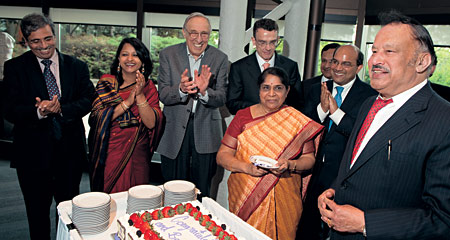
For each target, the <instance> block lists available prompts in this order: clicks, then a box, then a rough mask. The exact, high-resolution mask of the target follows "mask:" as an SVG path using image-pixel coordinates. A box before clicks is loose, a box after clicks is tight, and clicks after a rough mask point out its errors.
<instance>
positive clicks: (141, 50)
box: [111, 38, 153, 86]
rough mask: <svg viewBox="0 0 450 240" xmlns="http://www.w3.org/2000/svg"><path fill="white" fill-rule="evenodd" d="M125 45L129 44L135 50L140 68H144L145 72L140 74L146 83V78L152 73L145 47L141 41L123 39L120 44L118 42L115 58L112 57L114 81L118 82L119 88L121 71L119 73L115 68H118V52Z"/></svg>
mask: <svg viewBox="0 0 450 240" xmlns="http://www.w3.org/2000/svg"><path fill="white" fill-rule="evenodd" d="M125 43H129V44H130V45H131V46H133V47H134V50H136V53H137V55H138V58H139V60H141V62H142V66H144V70H145V71H144V72H143V73H142V74H143V75H144V77H145V81H147V80H148V77H149V76H150V74H151V73H152V71H153V63H152V60H151V58H150V52H149V51H148V49H147V47H146V46H145V45H144V44H143V43H142V42H141V40H139V39H137V38H124V39H123V40H122V42H120V44H119V47H118V48H117V52H116V56H115V57H114V61H113V63H112V65H111V75H115V76H116V79H117V81H118V82H119V86H120V85H121V84H122V83H123V78H122V69H120V71H119V72H118V71H117V67H118V66H119V57H120V51H122V48H123V45H125Z"/></svg>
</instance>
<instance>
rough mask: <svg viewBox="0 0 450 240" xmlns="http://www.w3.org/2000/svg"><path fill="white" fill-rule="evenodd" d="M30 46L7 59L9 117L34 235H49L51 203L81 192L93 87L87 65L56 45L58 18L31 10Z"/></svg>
mask: <svg viewBox="0 0 450 240" xmlns="http://www.w3.org/2000/svg"><path fill="white" fill-rule="evenodd" d="M20 28H21V30H22V33H23V36H24V38H25V41H26V43H27V45H28V47H29V48H30V51H28V52H26V53H24V54H22V55H21V56H18V57H16V58H13V59H11V60H9V61H7V62H6V63H5V70H4V81H5V93H6V96H5V99H4V102H5V110H6V111H5V117H6V119H7V120H8V121H10V122H12V123H14V131H13V132H14V142H13V149H12V151H13V154H14V155H13V156H14V157H13V159H12V161H11V167H13V168H16V170H17V177H18V180H19V185H20V188H21V190H22V194H23V197H24V201H25V207H26V211H27V217H28V224H29V228H30V236H31V239H50V206H51V204H52V199H53V198H54V199H55V202H56V204H58V203H59V202H61V201H65V200H70V199H72V198H73V197H74V196H76V195H78V194H79V185H80V181H81V175H82V170H83V168H84V167H85V166H86V163H87V156H86V149H85V143H86V136H85V132H84V126H83V122H82V117H83V116H84V115H86V114H87V113H88V112H89V111H90V109H91V102H92V96H93V94H94V86H93V85H92V82H91V81H90V79H89V70H88V67H87V65H86V64H85V63H84V62H82V61H80V60H77V59H76V58H74V57H71V56H68V55H65V54H62V53H60V52H59V51H58V50H57V49H56V47H55V46H56V37H55V31H54V25H53V22H52V21H51V20H50V19H49V18H48V17H46V16H43V15H41V14H30V15H27V16H25V17H24V18H23V19H22V22H21V24H20Z"/></svg>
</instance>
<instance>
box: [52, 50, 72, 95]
mask: <svg viewBox="0 0 450 240" xmlns="http://www.w3.org/2000/svg"><path fill="white" fill-rule="evenodd" d="M55 53H56V54H58V61H59V82H60V84H61V102H63V101H64V100H65V99H70V96H69V95H70V93H71V87H70V81H69V80H70V79H71V76H70V75H69V74H71V73H70V69H69V68H68V67H67V64H65V63H64V60H65V59H64V55H62V54H61V53H60V52H59V51H58V50H56V52H55ZM72 74H73V73H72Z"/></svg>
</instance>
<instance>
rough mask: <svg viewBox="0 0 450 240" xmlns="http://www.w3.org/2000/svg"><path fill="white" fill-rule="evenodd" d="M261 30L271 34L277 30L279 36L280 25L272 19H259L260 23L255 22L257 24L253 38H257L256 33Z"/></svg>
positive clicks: (254, 27) (254, 25)
mask: <svg viewBox="0 0 450 240" xmlns="http://www.w3.org/2000/svg"><path fill="white" fill-rule="evenodd" d="M260 28H262V29H264V30H266V31H269V32H271V31H274V30H275V31H277V34H278V24H277V22H275V21H274V20H272V19H270V18H263V19H259V20H258V21H256V22H255V24H253V37H255V36H256V31H257V30H258V29H260Z"/></svg>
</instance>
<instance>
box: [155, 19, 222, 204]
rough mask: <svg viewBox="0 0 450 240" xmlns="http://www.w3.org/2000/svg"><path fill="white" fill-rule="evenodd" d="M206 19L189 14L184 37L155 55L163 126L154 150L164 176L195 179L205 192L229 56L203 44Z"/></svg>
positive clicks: (206, 36)
mask: <svg viewBox="0 0 450 240" xmlns="http://www.w3.org/2000/svg"><path fill="white" fill-rule="evenodd" d="M210 33H211V24H210V22H209V19H208V18H207V17H206V16H205V15H203V14H201V13H198V12H196V13H192V14H190V15H189V16H188V17H187V18H186V20H185V22H184V25H183V36H184V38H185V39H186V42H183V43H180V44H176V45H173V46H169V47H167V48H165V49H163V50H162V51H161V53H160V55H159V63H160V67H159V76H158V91H159V99H160V100H161V102H162V103H163V104H164V110H163V112H164V115H165V116H166V120H167V121H166V127H165V131H164V134H163V136H162V139H161V142H160V143H159V147H158V149H157V152H158V153H160V154H161V167H162V173H163V177H164V178H165V180H173V179H183V180H189V181H192V182H193V183H195V185H196V186H197V188H199V189H200V191H201V192H202V194H203V195H206V196H209V195H210V185H211V179H212V177H213V175H214V173H215V170H216V153H217V151H218V150H219V147H220V141H221V140H222V135H223V133H222V118H221V115H220V112H219V107H221V106H223V105H224V104H225V99H226V91H227V71H228V57H227V55H225V54H224V53H223V52H221V51H220V50H218V49H217V48H215V47H213V46H210V45H208V40H209V36H210Z"/></svg>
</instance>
